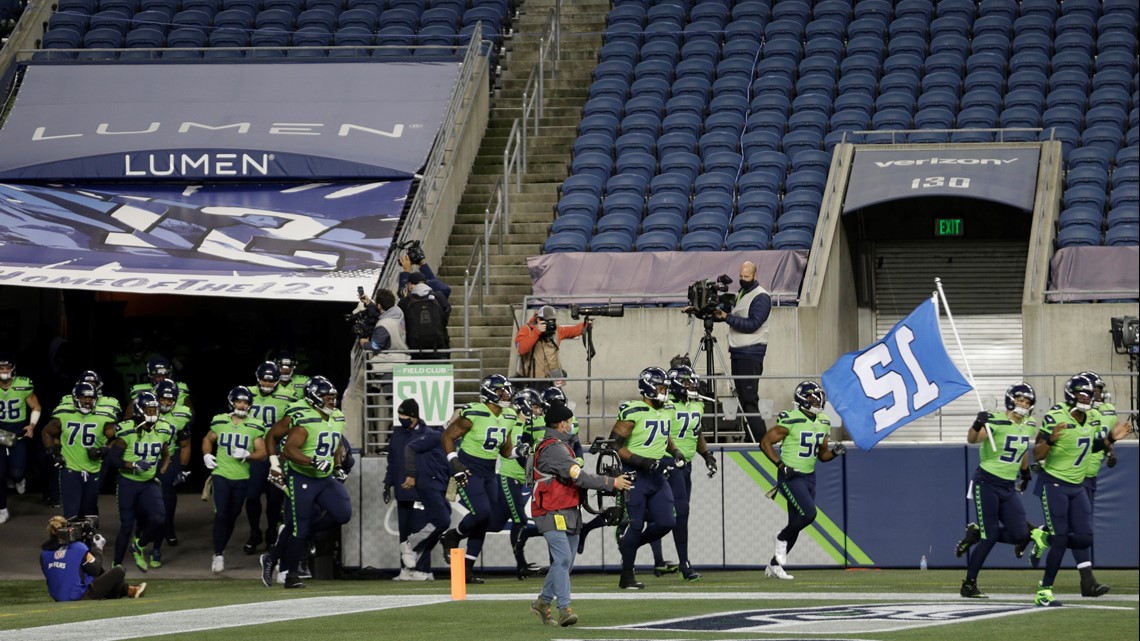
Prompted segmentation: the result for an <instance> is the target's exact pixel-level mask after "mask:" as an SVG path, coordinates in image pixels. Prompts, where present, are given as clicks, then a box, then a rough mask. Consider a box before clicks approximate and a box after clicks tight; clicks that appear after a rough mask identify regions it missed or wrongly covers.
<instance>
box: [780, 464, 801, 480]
mask: <svg viewBox="0 0 1140 641" xmlns="http://www.w3.org/2000/svg"><path fill="white" fill-rule="evenodd" d="M779 469H780V480H782V481H785V482H787V481H790V480H792V479H794V478H796V477H797V476H799V474H800V473H799V472H797V471H795V470H793V469H792V468H790V467H788V466H787V465H784V462H783V461H780V465H779Z"/></svg>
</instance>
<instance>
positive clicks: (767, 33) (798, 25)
mask: <svg viewBox="0 0 1140 641" xmlns="http://www.w3.org/2000/svg"><path fill="white" fill-rule="evenodd" d="M803 35H804V23H803V22H801V21H799V20H773V21H771V22H769V23H768V24H767V25H766V26H765V27H764V38H765V39H766V40H775V39H777V38H788V39H791V40H802V39H803Z"/></svg>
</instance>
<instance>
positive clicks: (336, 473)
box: [332, 467, 388, 503]
mask: <svg viewBox="0 0 1140 641" xmlns="http://www.w3.org/2000/svg"><path fill="white" fill-rule="evenodd" d="M332 477H333V478H334V479H336V480H337V481H338V482H340V483H344V482H345V481H346V480H348V472H345V471H344V468H342V467H334V468H333V473H332ZM384 502H385V503H387V502H388V501H384Z"/></svg>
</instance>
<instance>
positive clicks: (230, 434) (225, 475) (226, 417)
mask: <svg viewBox="0 0 1140 641" xmlns="http://www.w3.org/2000/svg"><path fill="white" fill-rule="evenodd" d="M226 400H227V401H228V402H229V405H230V411H229V413H227V414H218V415H216V416H214V418H213V419H211V421H210V431H209V432H208V433H207V434H206V437H205V438H203V439H202V460H203V462H204V463H205V464H206V469H207V470H211V472H210V475H211V477H212V478H213V485H214V559H213V561H212V562H211V564H210V570H211V571H212V572H214V573H215V574H216V573H218V572H222V571H223V570H225V569H226V561H225V557H224V556H223V555H224V554H225V551H226V544H227V543H229V541H230V537H231V536H232V535H233V533H234V524H235V523H237V518H238V514H240V513H241V506H242V504H243V503H245V501H246V486H247V485H248V484H249V474H250V472H249V468H250V462H251V461H262V460H265V457H266V455H267V454H266V451H265V440H264V438H263V437H264V434H265V429H264V426H263V425H262V424H261V421H260V419H258V418H256V417H254V416H251V415H250V408H251V407H252V406H253V392H250V391H249V388H248V387H245V386H244V385H238V386H237V387H235V388H233V389H231V390H230V392H229V394H228V395H227V396H226ZM215 452H217V454H215Z"/></svg>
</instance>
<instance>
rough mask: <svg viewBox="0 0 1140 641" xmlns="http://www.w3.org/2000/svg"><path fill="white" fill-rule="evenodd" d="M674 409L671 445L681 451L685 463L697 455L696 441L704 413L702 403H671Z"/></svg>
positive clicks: (699, 433)
mask: <svg viewBox="0 0 1140 641" xmlns="http://www.w3.org/2000/svg"><path fill="white" fill-rule="evenodd" d="M673 407H674V408H676V414H675V418H674V419H673V445H675V446H677V449H679V450H681V453H682V454H684V455H685V460H686V461H691V460H693V458H694V457H695V456H696V455H697V440H698V439H699V438H700V435H701V416H702V415H703V414H704V411H705V403H704V401H677V400H674V401H673Z"/></svg>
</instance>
